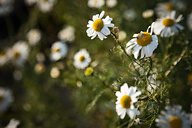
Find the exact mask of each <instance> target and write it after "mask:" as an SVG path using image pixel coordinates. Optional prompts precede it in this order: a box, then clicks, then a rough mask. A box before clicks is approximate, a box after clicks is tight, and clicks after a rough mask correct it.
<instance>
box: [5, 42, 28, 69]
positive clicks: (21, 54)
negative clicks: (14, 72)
mask: <svg viewBox="0 0 192 128" xmlns="http://www.w3.org/2000/svg"><path fill="white" fill-rule="evenodd" d="M7 55H8V57H9V58H10V60H11V61H12V62H13V64H14V65H16V66H18V67H21V66H23V65H24V63H25V62H26V60H27V59H28V55H29V46H28V45H27V42H25V41H18V42H16V43H15V44H14V45H13V46H12V48H10V49H9V50H8V51H7Z"/></svg>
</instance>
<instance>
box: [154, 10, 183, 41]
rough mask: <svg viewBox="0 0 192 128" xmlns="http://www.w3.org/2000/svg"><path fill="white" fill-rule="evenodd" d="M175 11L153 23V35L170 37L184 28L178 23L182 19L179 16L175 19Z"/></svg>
mask: <svg viewBox="0 0 192 128" xmlns="http://www.w3.org/2000/svg"><path fill="white" fill-rule="evenodd" d="M175 14H176V12H175V11H172V12H171V13H169V15H167V16H166V17H162V18H159V19H157V20H156V21H155V24H154V33H155V34H156V35H160V36H161V37H170V36H173V35H175V34H177V33H178V32H179V30H183V29H184V27H183V26H182V25H180V24H178V22H180V21H181V20H182V19H183V17H182V15H179V16H178V18H177V19H176V18H175Z"/></svg>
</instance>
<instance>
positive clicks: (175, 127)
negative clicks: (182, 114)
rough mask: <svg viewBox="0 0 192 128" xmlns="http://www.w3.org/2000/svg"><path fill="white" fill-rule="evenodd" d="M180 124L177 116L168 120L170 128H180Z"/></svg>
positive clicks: (180, 121)
mask: <svg viewBox="0 0 192 128" xmlns="http://www.w3.org/2000/svg"><path fill="white" fill-rule="evenodd" d="M182 124H183V123H182V120H181V119H180V118H179V117H177V116H174V117H172V118H171V119H170V120H169V125H170V127H171V128H182Z"/></svg>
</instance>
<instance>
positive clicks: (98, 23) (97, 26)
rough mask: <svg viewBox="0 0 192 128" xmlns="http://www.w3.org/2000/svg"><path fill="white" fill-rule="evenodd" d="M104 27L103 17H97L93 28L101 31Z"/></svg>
mask: <svg viewBox="0 0 192 128" xmlns="http://www.w3.org/2000/svg"><path fill="white" fill-rule="evenodd" d="M102 28H103V21H102V20H101V19H97V20H95V21H94V22H93V29H94V30H95V31H97V32H99V31H101V29H102Z"/></svg>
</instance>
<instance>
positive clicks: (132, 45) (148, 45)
mask: <svg viewBox="0 0 192 128" xmlns="http://www.w3.org/2000/svg"><path fill="white" fill-rule="evenodd" d="M151 26H152V27H151V32H149V29H150V26H149V28H148V29H147V31H146V32H142V31H141V32H140V33H139V34H134V35H133V37H135V38H133V39H131V40H130V41H129V42H128V43H127V44H126V52H127V53H128V54H130V53H131V52H132V53H133V55H134V57H135V59H137V58H138V56H139V53H140V51H141V55H140V58H143V57H144V56H145V57H151V56H152V54H153V51H154V50H155V49H156V48H157V46H158V38H157V36H156V35H152V30H153V23H152V25H151Z"/></svg>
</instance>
